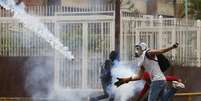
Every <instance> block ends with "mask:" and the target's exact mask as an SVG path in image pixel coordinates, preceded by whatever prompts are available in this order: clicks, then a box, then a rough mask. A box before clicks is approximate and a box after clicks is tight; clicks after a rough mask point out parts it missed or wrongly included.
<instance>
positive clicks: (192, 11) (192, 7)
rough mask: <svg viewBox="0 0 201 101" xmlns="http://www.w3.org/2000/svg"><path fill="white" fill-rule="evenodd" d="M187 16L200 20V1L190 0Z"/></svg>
mask: <svg viewBox="0 0 201 101" xmlns="http://www.w3.org/2000/svg"><path fill="white" fill-rule="evenodd" d="M188 6H189V15H190V16H192V18H194V19H201V0H190V3H189V5H188Z"/></svg>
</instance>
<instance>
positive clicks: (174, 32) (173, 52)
mask: <svg viewBox="0 0 201 101" xmlns="http://www.w3.org/2000/svg"><path fill="white" fill-rule="evenodd" d="M176 27H177V26H176V19H175V18H174V19H173V28H172V29H173V30H172V35H171V38H172V44H174V43H175V42H176ZM175 56H176V51H175V50H172V60H174V58H175Z"/></svg>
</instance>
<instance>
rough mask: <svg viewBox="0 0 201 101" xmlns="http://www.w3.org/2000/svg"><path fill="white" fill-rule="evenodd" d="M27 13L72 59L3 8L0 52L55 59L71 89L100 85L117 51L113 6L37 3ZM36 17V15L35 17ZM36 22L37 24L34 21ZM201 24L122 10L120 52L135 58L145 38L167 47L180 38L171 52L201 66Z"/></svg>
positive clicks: (126, 58)
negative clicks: (105, 64)
mask: <svg viewBox="0 0 201 101" xmlns="http://www.w3.org/2000/svg"><path fill="white" fill-rule="evenodd" d="M27 12H28V13H29V14H32V15H34V16H37V17H38V18H39V19H41V21H42V22H43V23H45V25H46V26H47V28H48V29H49V30H50V31H51V32H52V33H54V35H55V36H56V37H58V38H59V39H60V40H61V42H62V43H63V44H64V46H68V47H69V50H70V51H72V53H73V54H74V55H75V61H67V60H66V59H64V58H63V57H62V56H60V55H59V54H57V52H56V51H55V50H53V48H51V47H50V45H49V44H48V43H47V42H45V41H44V40H43V39H41V38H39V37H37V36H36V35H35V34H34V33H36V32H32V31H31V30H28V29H26V28H24V27H23V24H22V23H19V22H18V21H17V20H16V19H13V18H12V13H11V12H8V11H4V10H1V12H0V14H1V18H0V56H8V57H16V56H17V57H18V56H20V57H34V56H51V57H54V58H55V61H54V62H55V63H54V64H55V66H54V67H55V70H56V71H55V72H54V73H55V78H54V80H55V81H54V82H55V83H56V84H59V85H61V86H63V87H66V88H69V87H70V88H76V89H100V88H101V87H100V80H99V76H100V74H99V73H100V66H101V65H102V64H103V62H104V60H105V59H107V58H108V55H109V53H110V51H112V50H114V44H115V43H114V42H115V37H114V35H115V33H114V32H115V29H114V28H115V22H114V21H115V16H114V15H115V14H114V5H112V4H111V5H99V6H98V5H96V6H89V7H85V8H83V7H79V6H71V7H67V6H34V7H29V8H27ZM30 21H31V19H30ZM33 23H34V22H33ZM200 34H201V22H200V21H199V20H198V21H192V20H189V21H188V22H186V20H185V21H184V20H182V19H175V18H163V17H162V16H159V17H153V16H149V15H144V16H142V15H137V16H136V15H135V14H134V13H133V12H129V11H121V39H120V47H121V50H120V56H121V60H122V61H128V62H131V63H132V62H133V63H134V61H135V58H134V45H135V44H137V43H139V42H146V43H147V44H148V46H149V47H150V48H163V47H168V46H170V45H172V44H173V43H175V42H179V43H180V47H179V48H178V49H176V50H175V51H172V52H169V53H168V54H166V55H168V56H169V57H170V59H172V60H173V62H175V63H177V64H181V65H185V66H198V67H200V63H201V62H200V60H201V59H200V55H201V53H200V50H201V48H200V47H201V42H200V39H201V36H200Z"/></svg>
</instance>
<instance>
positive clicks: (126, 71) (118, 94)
mask: <svg viewBox="0 0 201 101" xmlns="http://www.w3.org/2000/svg"><path fill="white" fill-rule="evenodd" d="M137 68H138V66H137V65H126V64H123V63H116V64H115V66H114V67H113V69H112V76H113V83H114V82H116V81H117V79H116V78H117V77H130V76H131V75H135V73H136V72H137ZM143 87H144V81H142V80H140V81H132V82H129V83H127V84H123V85H121V86H120V87H118V88H117V87H116V86H115V85H113V86H112V91H111V93H113V94H114V95H115V99H116V100H118V101H127V100H129V99H130V98H132V97H136V96H137V95H138V93H139V92H140V91H141V90H142V89H143Z"/></svg>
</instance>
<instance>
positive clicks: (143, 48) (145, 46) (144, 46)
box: [135, 42, 148, 51]
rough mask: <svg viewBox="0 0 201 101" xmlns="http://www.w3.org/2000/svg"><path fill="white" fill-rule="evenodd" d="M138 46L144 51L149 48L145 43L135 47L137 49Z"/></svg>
mask: <svg viewBox="0 0 201 101" xmlns="http://www.w3.org/2000/svg"><path fill="white" fill-rule="evenodd" d="M136 46H139V47H141V48H142V50H143V51H145V50H147V48H148V47H147V44H146V43H144V42H141V43H139V44H137V45H135V47H136Z"/></svg>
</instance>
